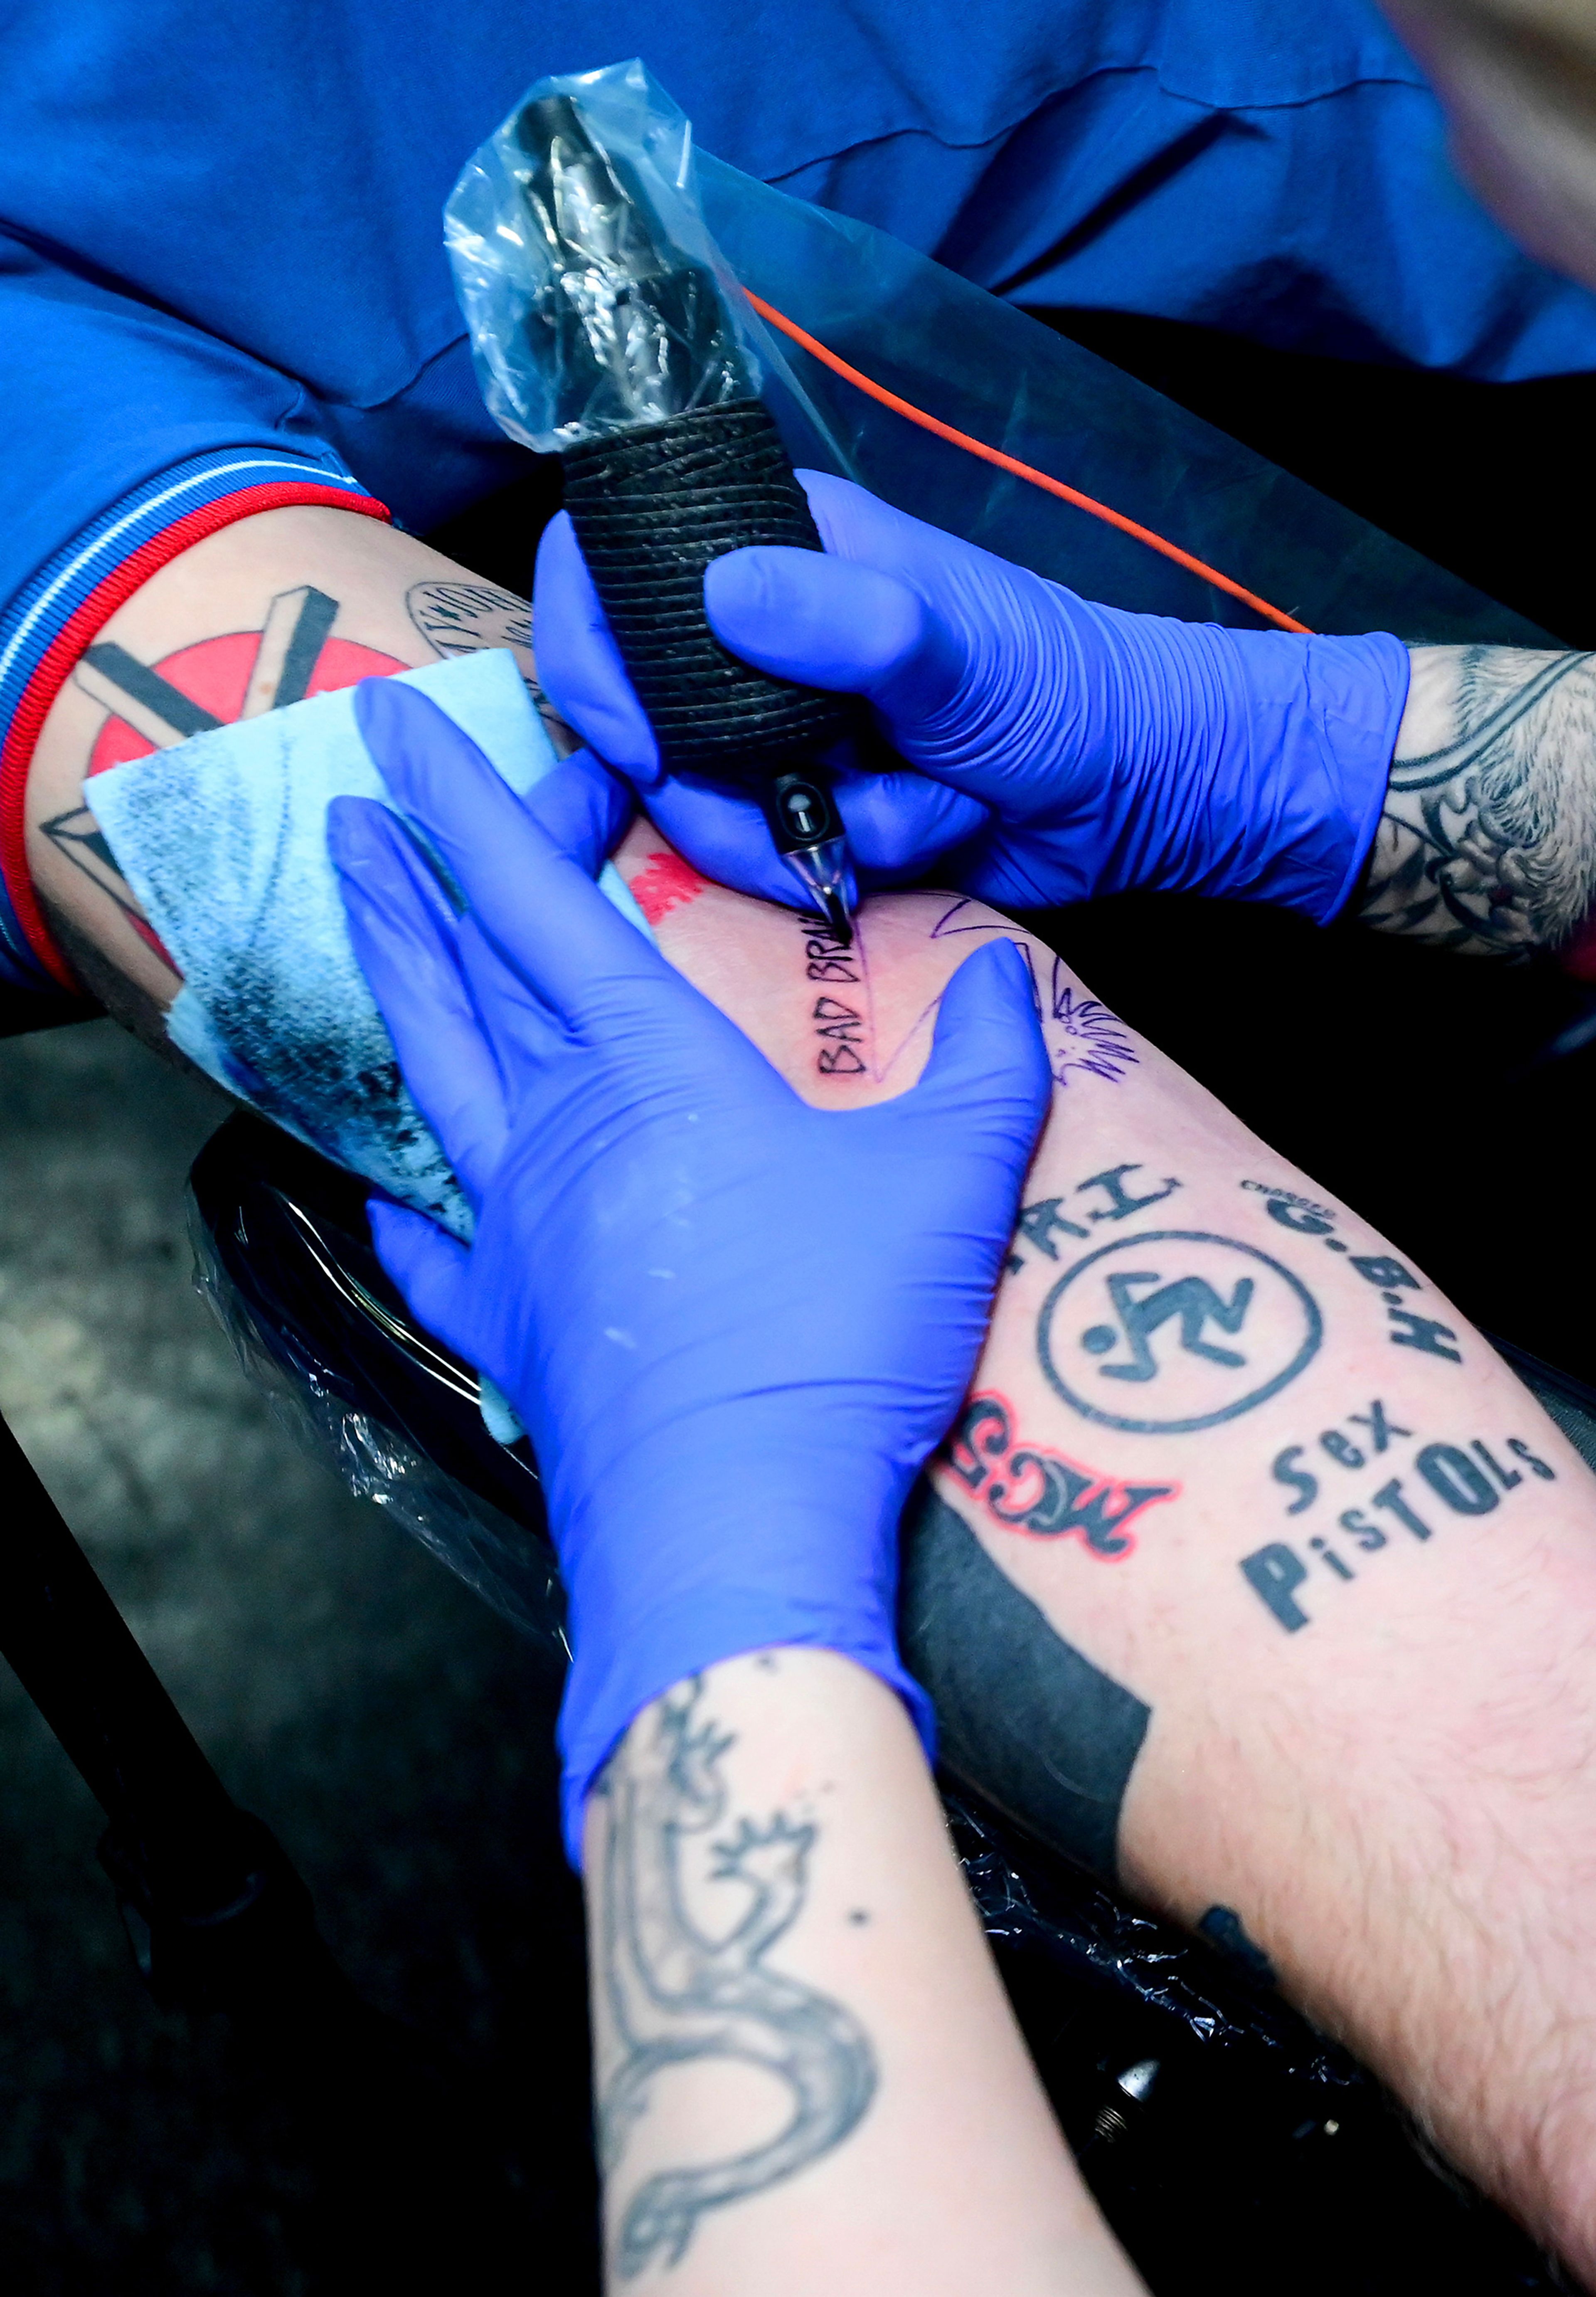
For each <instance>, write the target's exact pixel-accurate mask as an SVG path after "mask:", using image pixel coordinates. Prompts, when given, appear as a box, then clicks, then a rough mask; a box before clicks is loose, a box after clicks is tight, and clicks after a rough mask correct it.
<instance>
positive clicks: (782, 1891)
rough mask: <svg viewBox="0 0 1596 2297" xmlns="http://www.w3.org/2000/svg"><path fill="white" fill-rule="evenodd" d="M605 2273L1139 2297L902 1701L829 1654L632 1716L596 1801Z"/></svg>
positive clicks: (738, 2283) (595, 1945)
mask: <svg viewBox="0 0 1596 2297" xmlns="http://www.w3.org/2000/svg"><path fill="white" fill-rule="evenodd" d="M585 1865H586V1870H587V1884H588V1911H589V1935H590V1939H591V1953H590V1955H589V1962H590V1967H591V1972H592V1988H593V2011H594V2018H593V2024H594V2040H595V2092H596V2105H597V2114H596V2120H597V2127H598V2138H599V2152H600V2158H601V2161H602V2165H603V2169H604V2177H605V2235H606V2239H605V2249H606V2252H607V2259H608V2268H609V2279H610V2282H611V2285H621V2284H630V2283H634V2282H635V2283H637V2284H638V2285H640V2286H642V2287H645V2288H652V2287H654V2286H655V2285H656V2283H657V2284H658V2285H662V2286H668V2287H669V2288H670V2291H671V2292H672V2293H674V2297H695V2293H697V2292H699V2291H704V2292H708V2291H711V2290H714V2291H723V2290H730V2289H739V2290H740V2289H749V2290H753V2289H758V2290H760V2291H761V2293H764V2297H811V2293H812V2292H814V2291H816V2290H819V2289H825V2290H826V2291H827V2293H828V2297H877V2292H879V2291H880V2289H881V2288H882V2286H883V2274H884V2273H885V2280H886V2282H887V2283H888V2284H889V2285H891V2286H892V2287H893V2288H904V2289H913V2290H916V2291H917V2292H918V2291H925V2292H927V2293H932V2292H936V2291H946V2292H948V2293H950V2297H951V2293H953V2292H956V2291H957V2292H964V2291H967V2290H970V2289H974V2288H986V2287H991V2288H1001V2289H1004V2290H1013V2291H1016V2292H1024V2293H1025V2297H1043V2293H1055V2292H1056V2293H1057V2297H1065V2292H1066V2291H1068V2292H1072V2293H1075V2292H1079V2293H1082V2297H1132V2293H1133V2292H1134V2291H1135V2290H1137V2289H1138V2288H1139V2286H1140V2284H1139V2282H1138V2281H1137V2279H1136V2276H1134V2274H1133V2273H1131V2270H1130V2268H1129V2267H1128V2266H1127V2265H1126V2264H1125V2262H1124V2260H1123V2258H1122V2257H1121V2256H1120V2255H1119V2253H1118V2252H1117V2251H1116V2250H1115V2246H1114V2244H1113V2242H1112V2241H1111V2239H1110V2238H1109V2236H1108V2235H1107V2232H1106V2230H1105V2229H1104V2227H1103V2226H1102V2224H1101V2222H1100V2221H1099V2220H1098V2218H1097V2216H1096V2213H1095V2211H1093V2209H1092V2207H1091V2205H1090V2202H1088V2200H1087V2198H1086V2196H1085V2194H1084V2192H1083V2191H1082V2186H1081V2183H1080V2179H1079V2177H1078V2175H1077V2173H1076V2171H1075V2169H1074V2164H1073V2163H1072V2162H1071V2161H1070V2159H1069V2157H1068V2155H1067V2153H1065V2149H1064V2145H1063V2144H1062V2142H1061V2140H1060V2138H1059V2136H1058V2133H1057V2128H1055V2126H1054V2124H1053V2121H1052V2119H1051V2116H1050V2114H1049V2111H1048V2107H1047V2104H1046V2101H1045V2100H1044V2098H1043V2097H1042V2095H1041V2091H1040V2089H1039V2087H1038V2084H1037V2081H1036V2077H1035V2074H1034V2072H1033V2071H1032V2068H1031V2066H1030V2064H1029V2062H1028V2061H1027V2060H1026V2058H1025V2054H1024V2049H1023V2047H1022V2046H1021V2045H1020V2043H1019V2041H1018V2038H1017V2036H1016V2033H1015V2030H1014V2026H1013V2023H1012V2021H1011V2019H1010V2018H1009V2016H1008V2010H1007V2006H1006V2005H1005V2003H1004V2000H1003V1997H1002V1995H1001V1992H1000V1988H999V1987H998V1984H997V1980H996V1978H995V1976H994V1973H993V1971H992V1968H991V1963H990V1962H989V1961H988V1959H987V1956H986V1954H985V1951H984V1949H983V1942H982V1939H981V1936H980V1932H979V1930H978V1929H977V1926H976V1922H975V1916H974V1913H973V1911H972V1909H971V1906H970V1904H969V1901H968V1899H967V1897H966V1896H965V1893H964V1890H963V1889H962V1887H961V1885H960V1881H959V1877H958V1869H957V1867H956V1865H955V1864H954V1861H953V1858H952V1856H951V1854H950V1849H949V1847H948V1841H947V1837H946V1833H945V1832H944V1830H943V1827H942V1820H941V1814H940V1811H939V1809H938V1807H937V1803H936V1798H935V1796H934V1792H933V1790H932V1786H931V1782H930V1779H929V1776H928V1775H927V1774H926V1766H925V1759H924V1757H923V1756H922V1755H921V1753H920V1750H919V1747H918V1745H917V1741H916V1740H915V1737H914V1734H913V1732H912V1731H911V1729H910V1727H909V1722H908V1718H907V1717H906V1716H905V1714H904V1711H903V1708H902V1707H901V1704H900V1702H899V1701H898V1700H897V1699H896V1698H895V1696H894V1695H893V1693H892V1692H890V1691H888V1690H886V1689H885V1688H884V1685H883V1684H880V1683H879V1682H878V1681H877V1680H876V1677H875V1676H873V1675H867V1674H865V1673H864V1672H863V1671H862V1670H861V1669H860V1668H858V1667H854V1666H853V1665H852V1664H851V1662H850V1661H848V1660H846V1659H838V1658H836V1657H835V1656H834V1655H833V1654H831V1653H829V1652H825V1651H765V1652H761V1653H757V1654H755V1655H753V1656H751V1657H749V1658H746V1659H734V1660H731V1661H729V1662H728V1663H727V1664H726V1665H724V1666H720V1667H714V1668H712V1669H711V1670H710V1671H709V1673H708V1674H707V1675H704V1676H703V1677H701V1678H696V1679H695V1680H693V1681H691V1682H688V1683H684V1684H679V1685H678V1686H677V1687H676V1688H675V1689H674V1690H673V1691H670V1692H667V1694H666V1695H665V1697H664V1698H662V1699H661V1700H657V1701H656V1702H655V1704H654V1706H653V1707H651V1708H648V1709H647V1710H646V1712H645V1713H644V1714H642V1715H641V1716H639V1717H638V1720H637V1722H636V1723H635V1724H634V1725H632V1728H631V1730H630V1731H629V1733H628V1734H627V1736H626V1738H625V1739H624V1740H623V1741H622V1742H621V1746H620V1748H619V1749H618V1750H616V1753H615V1755H614V1756H613V1758H612V1760H611V1763H610V1766H609V1768H608V1770H607V1771H606V1773H605V1776H604V1778H603V1780H602V1781H601V1782H600V1785H599V1787H598V1789H597V1791H596V1792H595V1793H594V1794H593V1796H592V1797H591V1798H590V1799H589V1803H588V1826H587V1840H586V1857H585Z"/></svg>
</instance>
